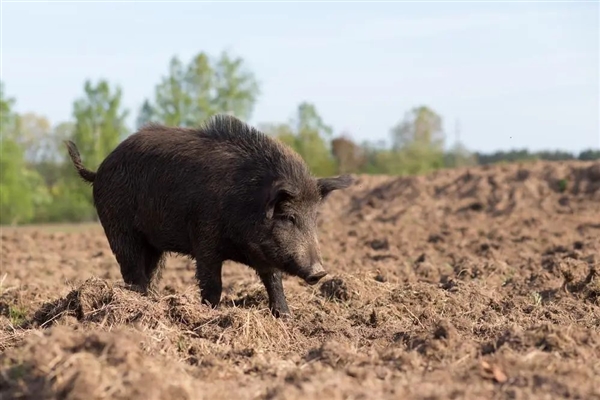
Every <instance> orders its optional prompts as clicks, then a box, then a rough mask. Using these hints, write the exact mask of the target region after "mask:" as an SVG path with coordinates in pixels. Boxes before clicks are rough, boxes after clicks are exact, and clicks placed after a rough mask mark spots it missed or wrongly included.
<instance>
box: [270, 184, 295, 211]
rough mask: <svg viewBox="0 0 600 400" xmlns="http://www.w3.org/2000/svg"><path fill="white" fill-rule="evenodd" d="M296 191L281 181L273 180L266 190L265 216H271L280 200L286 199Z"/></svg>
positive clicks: (291, 196)
mask: <svg viewBox="0 0 600 400" xmlns="http://www.w3.org/2000/svg"><path fill="white" fill-rule="evenodd" d="M295 193H296V191H295V190H293V189H292V188H291V187H289V186H288V185H286V184H285V183H283V182H273V183H272V184H271V185H270V186H269V189H268V192H267V202H266V205H267V209H266V214H267V218H268V219H271V218H273V215H275V213H276V212H277V208H278V206H279V205H281V203H282V202H284V201H288V200H290V199H291V198H293V197H294V196H295Z"/></svg>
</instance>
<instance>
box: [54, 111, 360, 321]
mask: <svg viewBox="0 0 600 400" xmlns="http://www.w3.org/2000/svg"><path fill="white" fill-rule="evenodd" d="M66 145H67V149H68V151H69V155H70V157H71V160H72V161H73V164H74V165H75V168H76V169H77V172H78V173H79V175H80V176H81V178H83V179H84V180H85V181H87V182H89V183H91V184H93V197H94V205H95V207H96V211H97V213H98V217H99V219H100V222H101V224H102V226H103V228H104V232H105V234H106V237H107V238H108V242H109V244H110V247H111V249H112V251H113V253H114V255H115V257H116V259H117V261H118V263H119V265H120V268H121V274H122V276H123V280H124V281H125V282H126V283H127V284H130V285H132V286H133V287H137V288H138V290H141V291H142V292H144V293H146V292H147V291H148V289H150V288H153V287H154V286H155V285H156V283H157V282H158V280H159V279H160V270H161V269H162V265H163V255H164V253H166V252H173V253H179V254H182V255H188V256H190V257H192V258H194V259H195V260H196V278H197V279H198V281H199V286H200V293H201V297H202V302H203V303H205V304H209V305H211V306H212V307H217V306H218V304H219V302H220V300H221V292H222V283H221V267H222V263H223V261H225V260H232V261H235V262H238V263H242V264H245V265H248V266H250V267H251V268H253V269H254V270H255V271H256V272H257V274H258V275H259V276H260V279H261V280H262V282H263V284H264V285H265V288H266V290H267V293H268V296H269V306H270V309H271V311H272V313H273V314H274V315H275V316H279V315H282V314H289V309H288V305H287V302H286V299H285V294H284V291H283V285H282V281H281V277H282V273H287V274H289V275H293V276H297V277H300V278H302V279H303V280H304V281H306V282H307V283H308V284H310V285H314V284H316V283H317V282H319V280H320V279H321V278H323V277H324V276H325V275H326V274H327V273H326V272H325V270H324V269H323V266H322V260H321V253H320V249H319V242H318V239H317V209H318V207H319V205H320V203H321V202H322V201H323V200H324V199H325V198H326V197H327V195H328V194H329V193H331V192H332V191H333V190H338V189H343V188H346V187H348V186H350V185H351V183H352V179H351V177H350V176H348V175H343V176H337V177H329V178H318V179H317V178H315V177H313V176H312V175H311V173H310V171H309V168H308V166H307V165H306V163H305V162H304V161H303V160H302V158H301V157H300V156H299V155H298V154H297V153H295V152H294V151H293V150H291V149H290V148H289V147H287V146H286V145H284V144H283V143H281V142H279V141H277V140H275V139H272V138H270V137H268V136H267V135H265V134H263V133H262V132H260V131H258V130H256V129H254V128H252V127H250V126H249V125H247V124H245V123H244V122H242V121H240V120H239V119H237V118H234V117H232V116H227V115H218V116H215V117H213V118H211V119H210V120H209V121H208V122H206V123H205V124H204V126H202V127H200V128H198V129H190V128H171V127H165V126H161V125H157V124H151V125H147V126H145V127H143V128H142V129H140V130H139V131H138V132H136V133H134V134H133V135H131V136H129V137H128V138H127V139H125V140H124V141H123V142H122V143H121V144H119V145H118V146H117V147H116V148H115V149H114V150H113V151H112V153H110V154H109V155H108V156H107V157H106V158H105V159H104V161H103V162H102V163H101V164H100V166H99V167H98V170H97V171H96V172H92V171H90V170H87V169H86V168H85V167H84V166H83V165H82V162H81V157H80V155H79V152H78V150H77V147H76V146H75V144H74V143H73V142H71V141H67V142H66Z"/></svg>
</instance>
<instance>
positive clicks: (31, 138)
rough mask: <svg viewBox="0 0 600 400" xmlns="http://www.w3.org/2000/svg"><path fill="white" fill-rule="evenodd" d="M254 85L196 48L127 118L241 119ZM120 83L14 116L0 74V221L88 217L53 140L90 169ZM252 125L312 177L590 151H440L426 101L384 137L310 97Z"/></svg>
mask: <svg viewBox="0 0 600 400" xmlns="http://www.w3.org/2000/svg"><path fill="white" fill-rule="evenodd" d="M260 94H261V92H260V84H259V82H258V80H257V78H256V76H255V75H254V73H253V72H252V71H250V70H249V69H248V68H247V66H246V64H245V63H244V60H243V59H242V58H240V57H236V56H232V55H230V54H228V53H227V52H222V53H221V54H219V55H218V56H217V57H211V56H210V55H209V54H207V53H205V52H200V53H199V54H197V55H196V56H194V57H192V58H191V60H189V61H188V62H187V63H184V62H183V61H182V60H181V59H179V58H178V57H176V56H175V57H173V58H172V59H171V60H170V62H169V64H168V68H167V71H166V74H165V75H164V76H162V77H161V78H160V81H159V82H158V83H157V84H156V86H155V88H154V93H153V95H152V96H151V97H150V98H148V99H145V100H144V102H143V103H142V105H141V107H140V108H139V109H138V110H137V115H136V119H135V121H136V126H135V127H134V130H137V129H139V128H140V127H141V126H143V125H145V124H147V123H150V122H157V123H163V124H166V125H170V126H185V127H193V126H197V125H199V124H201V123H202V122H203V121H204V120H206V119H207V118H209V117H211V116H213V115H215V114H217V113H230V114H233V115H235V116H237V117H239V118H241V119H243V120H249V119H250V118H251V116H252V113H253V110H254V107H255V105H256V103H257V101H258V98H259V97H260ZM122 97H123V92H122V89H121V87H119V86H115V85H111V84H110V83H109V82H108V81H107V80H104V79H100V80H99V81H97V82H92V81H90V80H88V81H86V82H85V83H84V85H83V91H82V94H81V96H80V97H79V98H77V99H75V101H74V102H73V108H72V118H71V119H70V120H69V121H63V122H60V123H57V124H54V125H53V124H52V123H51V122H50V121H48V119H47V118H45V117H44V116H41V115H38V114H35V113H24V114H18V113H16V112H15V111H14V107H15V104H16V99H14V98H13V97H10V96H8V95H6V94H5V88H4V83H3V82H0V107H1V120H0V124H1V128H2V129H1V130H2V136H1V139H0V224H22V223H34V222H35V223H43V222H60V221H65V222H66V221H73V222H74V221H89V220H93V219H94V218H95V211H94V208H93V203H92V194H91V190H90V189H89V187H86V185H84V184H82V183H81V181H80V180H79V178H78V176H77V175H76V174H75V173H74V170H73V169H72V168H73V167H72V165H71V163H70V162H69V160H68V156H67V153H66V150H65V148H64V145H63V141H64V140H66V139H70V140H73V141H74V142H75V143H76V144H77V146H78V148H79V150H80V152H81V155H82V158H83V160H84V163H85V165H86V166H87V167H88V168H90V169H93V170H95V169H96V168H97V167H98V165H99V164H100V162H101V161H102V160H103V159H104V157H106V155H107V154H108V153H109V152H110V151H111V150H112V149H113V148H114V147H115V146H117V144H118V143H120V142H121V141H122V140H123V139H124V138H126V137H127V136H128V135H130V134H131V133H133V130H132V129H130V128H129V127H128V126H127V124H126V119H127V117H128V116H129V115H130V112H131V110H128V109H126V108H125V107H124V106H123V104H122ZM258 128H259V129H261V130H262V131H263V132H265V133H267V134H269V135H272V136H274V137H276V138H278V139H279V140H281V141H283V142H285V143H287V144H288V145H290V146H291V147H292V148H293V149H294V150H296V151H297V152H298V153H299V154H300V155H301V156H302V157H303V158H304V159H305V160H306V162H307V163H308V165H309V166H310V168H311V169H312V171H313V172H314V173H315V174H316V175H319V176H326V175H332V174H337V173H362V174H390V175H409V174H422V173H427V172H430V171H433V170H437V169H440V168H452V167H458V166H467V165H477V164H490V163H496V162H512V161H521V160H533V159H544V160H572V159H580V160H597V159H600V151H599V150H587V151H583V152H581V153H580V154H578V155H575V154H571V153H568V152H562V151H557V152H539V153H530V152H528V151H527V150H514V151H509V152H502V151H500V152H496V153H492V154H481V153H472V152H470V151H468V149H467V148H466V147H465V146H464V145H463V144H462V143H460V142H456V143H454V144H453V145H452V146H450V148H449V149H446V144H447V143H446V135H445V133H444V130H443V126H442V118H441V116H439V115H438V114H437V113H436V112H435V111H434V110H432V109H431V108H429V107H427V106H417V107H414V108H412V109H411V110H408V111H407V112H406V113H405V114H404V115H403V116H402V118H400V121H399V122H398V124H397V125H395V126H393V127H391V129H390V136H389V139H390V143H389V144H387V143H386V141H378V142H373V141H365V142H362V143H356V142H354V141H353V140H352V139H351V134H350V133H348V132H338V133H336V132H335V131H334V128H333V127H332V126H330V125H328V124H327V123H326V122H325V121H324V120H323V118H322V117H321V115H320V114H319V112H318V110H317V108H316V107H315V105H314V104H312V103H310V102H301V103H300V104H299V105H298V107H297V109H296V110H295V111H294V112H293V113H292V115H291V117H290V118H289V120H288V121H283V122H277V123H273V122H272V123H262V124H259V125H258Z"/></svg>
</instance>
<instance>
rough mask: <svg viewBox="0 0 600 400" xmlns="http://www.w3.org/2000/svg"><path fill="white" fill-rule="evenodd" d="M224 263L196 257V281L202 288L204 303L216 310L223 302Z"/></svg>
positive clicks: (201, 293)
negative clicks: (222, 275)
mask: <svg viewBox="0 0 600 400" xmlns="http://www.w3.org/2000/svg"><path fill="white" fill-rule="evenodd" d="M222 266H223V262H222V261H221V260H216V259H212V258H208V257H198V256H196V279H198V284H199V286H200V295H201V296H202V303H204V304H206V305H209V306H211V307H213V308H216V307H217V306H218V305H219V303H220V302H221V292H222V291H223V284H222V281H221V269H222Z"/></svg>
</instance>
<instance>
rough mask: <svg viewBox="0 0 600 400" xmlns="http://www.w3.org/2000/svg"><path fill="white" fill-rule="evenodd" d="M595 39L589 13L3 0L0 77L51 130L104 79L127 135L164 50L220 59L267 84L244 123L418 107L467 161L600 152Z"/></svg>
mask: <svg viewBox="0 0 600 400" xmlns="http://www.w3.org/2000/svg"><path fill="white" fill-rule="evenodd" d="M598 29H599V5H598V2H595V3H590V2H588V3H583V2H576V1H571V2H568V3H560V4H557V3H554V4H553V3H520V4H518V3H484V2H480V3H455V2H453V3H450V2H448V3H420V4H418V3H387V4H386V3H376V2H372V3H367V2H365V3H337V4H336V3H323V4H319V3H305V4H300V3H295V4H293V3H287V4H286V3H284V2H280V3H250V2H246V3H223V4H216V3H187V4H186V3H176V2H173V3H171V4H167V3H137V4H135V3H127V4H117V3H104V4H99V3H93V4H90V3H87V4H85V3H82V2H81V3H22V2H16V3H6V2H4V3H3V5H2V71H1V74H2V80H3V81H4V82H5V89H6V91H7V93H8V94H9V95H11V96H14V97H16V99H17V110H18V111H20V112H25V111H35V112H37V113H40V114H42V115H45V116H47V117H48V118H50V120H51V121H52V122H53V123H57V122H60V121H64V120H67V119H69V118H70V117H71V110H72V103H73V101H74V100H75V98H77V97H78V96H80V95H81V93H82V91H83V82H84V80H85V79H86V78H92V79H94V80H95V79H99V78H107V79H108V80H110V82H112V83H116V84H119V85H121V86H122V88H123V90H124V102H125V105H126V106H127V107H128V108H129V109H130V110H131V114H132V115H131V118H130V125H131V126H132V127H133V121H134V118H135V116H137V112H138V109H139V106H140V105H141V103H142V101H143V100H144V98H145V97H148V96H151V95H152V94H153V91H154V86H155V85H156V83H158V81H159V79H160V77H161V75H163V74H165V73H166V71H167V65H168V62H169V60H170V58H171V57H172V56H173V55H178V56H180V57H181V58H182V59H183V60H184V61H185V62H187V61H188V60H189V59H190V58H191V56H192V55H193V54H195V53H197V52H199V51H207V52H209V53H210V54H213V55H218V54H219V53H220V52H221V51H222V50H224V49H228V50H230V51H232V52H233V53H234V54H236V55H240V56H242V57H244V59H245V60H246V61H247V63H248V65H249V67H250V68H251V69H252V70H253V71H254V72H255V74H256V75H257V78H258V79H259V81H260V82H261V84H262V95H261V96H260V98H259V101H258V104H257V106H256V108H255V111H254V114H253V117H252V119H251V120H250V122H251V123H260V122H278V121H281V122H285V121H287V120H288V118H289V117H290V116H291V115H292V113H293V112H294V110H295V108H296V106H297V105H298V104H299V103H300V102H301V101H304V100H308V101H311V102H313V103H314V104H315V105H316V106H317V108H318V110H319V111H320V112H321V114H322V116H323V118H324V119H325V121H326V122H327V123H329V124H330V125H332V126H333V127H334V129H335V131H336V132H340V131H344V130H346V131H349V132H350V133H351V134H352V136H353V137H354V138H355V139H356V140H358V141H362V140H364V139H368V138H370V139H388V137H389V130H390V128H391V127H392V126H393V125H394V124H395V123H397V122H398V121H399V120H400V119H401V118H402V117H403V115H404V113H405V112H406V111H407V110H409V109H410V108H412V107H413V106H416V105H419V104H426V105H428V106H430V107H432V108H433V109H434V110H436V111H437V112H438V113H439V114H441V115H442V117H443V119H444V127H445V130H446V131H447V132H448V134H449V140H450V141H452V140H454V127H455V121H456V119H458V120H460V130H461V139H463V141H464V142H465V144H466V145H467V146H468V147H469V148H471V149H473V150H479V151H493V150H497V149H511V148H522V147H527V148H530V149H534V150H537V149H564V150H569V151H579V150H581V149H583V148H589V147H594V148H598V147H600V130H599V125H600V117H599V110H600V105H599V77H598V75H599V71H600V63H599V30H598Z"/></svg>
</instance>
